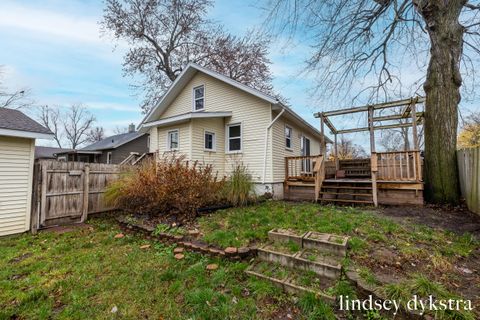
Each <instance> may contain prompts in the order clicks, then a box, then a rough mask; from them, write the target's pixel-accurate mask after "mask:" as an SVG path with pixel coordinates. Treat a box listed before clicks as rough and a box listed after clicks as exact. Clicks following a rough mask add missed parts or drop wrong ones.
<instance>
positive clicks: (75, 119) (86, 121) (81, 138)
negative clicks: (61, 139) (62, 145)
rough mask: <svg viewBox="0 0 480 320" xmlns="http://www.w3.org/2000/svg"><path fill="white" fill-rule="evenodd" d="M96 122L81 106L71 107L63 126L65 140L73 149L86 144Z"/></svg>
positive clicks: (65, 116)
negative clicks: (89, 131)
mask: <svg viewBox="0 0 480 320" xmlns="http://www.w3.org/2000/svg"><path fill="white" fill-rule="evenodd" d="M94 122H95V117H94V116H93V115H91V114H90V113H89V112H88V111H87V109H86V108H85V107H84V106H83V105H81V104H74V105H72V106H70V108H69V109H68V111H67V112H66V113H65V115H64V121H63V125H64V128H65V138H66V139H67V141H68V142H69V144H70V147H71V148H72V149H76V148H77V147H78V146H79V145H81V144H83V143H85V142H86V141H87V139H88V130H90V128H91V127H92V125H93V123H94Z"/></svg>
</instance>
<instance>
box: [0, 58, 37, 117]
mask: <svg viewBox="0 0 480 320" xmlns="http://www.w3.org/2000/svg"><path fill="white" fill-rule="evenodd" d="M30 95H31V92H30V89H28V88H21V89H17V90H9V89H7V88H6V87H5V86H4V85H3V81H2V67H1V66H0V108H12V109H22V108H25V107H29V106H31V105H32V104H33V101H32V99H31V98H30Z"/></svg>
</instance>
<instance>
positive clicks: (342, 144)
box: [330, 135, 367, 160]
mask: <svg viewBox="0 0 480 320" xmlns="http://www.w3.org/2000/svg"><path fill="white" fill-rule="evenodd" d="M333 152H334V150H333V149H332V150H331V154H330V158H332V159H334V156H335V154H334V153H333ZM337 152H338V159H340V160H345V159H359V158H365V157H366V156H367V153H366V152H365V150H364V149H363V148H362V146H360V145H358V144H354V143H353V141H352V140H350V139H347V138H345V137H344V136H343V135H341V136H340V139H339V141H338V143H337Z"/></svg>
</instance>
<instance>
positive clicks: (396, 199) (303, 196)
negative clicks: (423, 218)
mask: <svg viewBox="0 0 480 320" xmlns="http://www.w3.org/2000/svg"><path fill="white" fill-rule="evenodd" d="M416 155H419V153H416V152H413V151H409V152H399V153H397V154H395V153H388V155H387V156H384V154H374V155H372V156H373V157H377V163H378V162H380V165H378V164H377V166H378V167H377V180H376V181H374V180H373V179H372V176H371V174H368V172H371V170H372V167H371V163H372V162H375V161H371V159H359V160H358V161H355V160H348V161H345V162H343V160H340V161H339V163H338V164H337V166H338V167H339V168H341V170H335V164H333V170H332V163H329V161H325V162H323V158H322V156H309V157H292V158H286V163H285V170H286V171H285V173H286V177H287V179H285V182H284V193H285V198H286V199H287V200H296V201H318V202H322V203H323V202H325V203H327V202H334V203H339V204H349V205H355V204H361V205H375V204H376V203H375V200H374V198H376V201H377V204H380V205H403V204H410V205H423V181H422V180H421V179H420V178H419V177H420V175H421V162H420V161H419V160H420V159H419V157H418V158H417V157H416ZM378 160H380V161H378ZM332 162H333V161H332ZM308 163H310V164H308ZM367 164H368V167H367ZM305 168H311V170H310V171H308V172H306V171H305ZM345 168H348V169H349V170H344V169H345ZM339 171H340V172H339ZM336 176H341V177H336ZM374 194H375V197H374Z"/></svg>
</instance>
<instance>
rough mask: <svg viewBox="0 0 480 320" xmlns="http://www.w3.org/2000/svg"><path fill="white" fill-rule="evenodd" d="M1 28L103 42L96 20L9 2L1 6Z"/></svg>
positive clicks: (83, 40)
mask: <svg viewBox="0 0 480 320" xmlns="http://www.w3.org/2000/svg"><path fill="white" fill-rule="evenodd" d="M0 26H4V27H9V28H18V29H24V30H27V31H29V32H33V33H43V34H46V35H50V36H53V37H62V38H65V39H69V40H71V41H75V42H86V43H99V42H101V41H102V40H101V39H100V34H99V26H98V24H97V21H96V20H94V19H88V18H83V17H79V16H74V15H67V14H63V13H59V12H55V11H47V10H42V9H33V8H31V7H26V6H24V5H21V4H19V3H10V2H7V3H4V4H2V5H1V6H0Z"/></svg>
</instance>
